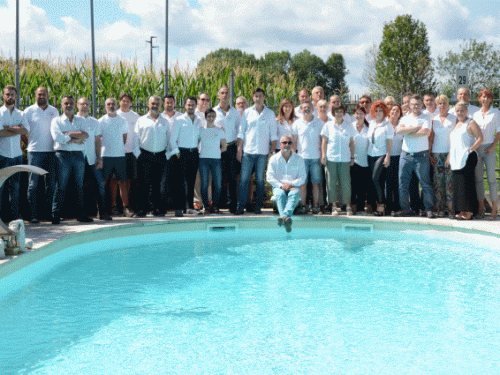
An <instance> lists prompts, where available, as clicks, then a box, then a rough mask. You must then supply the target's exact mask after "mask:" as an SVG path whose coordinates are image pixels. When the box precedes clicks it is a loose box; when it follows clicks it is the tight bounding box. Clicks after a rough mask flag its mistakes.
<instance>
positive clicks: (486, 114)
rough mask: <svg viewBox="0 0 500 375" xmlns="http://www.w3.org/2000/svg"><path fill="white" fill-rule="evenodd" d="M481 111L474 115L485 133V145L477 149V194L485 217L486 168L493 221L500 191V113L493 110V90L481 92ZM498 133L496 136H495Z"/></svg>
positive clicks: (479, 211)
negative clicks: (499, 151) (499, 174)
mask: <svg viewBox="0 0 500 375" xmlns="http://www.w3.org/2000/svg"><path fill="white" fill-rule="evenodd" d="M479 102H480V103H481V106H482V108H481V110H479V111H477V112H475V113H474V115H473V116H472V118H473V120H474V121H475V122H476V123H477V125H478V126H479V128H480V129H481V131H482V132H483V138H484V139H483V143H482V144H481V145H480V146H479V147H478V149H477V166H476V192H477V200H478V204H479V207H478V216H479V217H483V216H484V198H485V194H484V181H483V180H484V167H486V177H487V179H488V185H489V187H490V199H491V216H490V218H491V219H492V220H495V219H496V217H497V204H498V189H497V179H496V172H495V168H496V153H495V150H496V147H497V144H498V140H499V139H500V112H499V111H498V109H496V108H493V107H492V106H491V103H492V102H493V93H492V92H491V90H488V89H483V90H481V91H480V92H479ZM495 133H496V134H495Z"/></svg>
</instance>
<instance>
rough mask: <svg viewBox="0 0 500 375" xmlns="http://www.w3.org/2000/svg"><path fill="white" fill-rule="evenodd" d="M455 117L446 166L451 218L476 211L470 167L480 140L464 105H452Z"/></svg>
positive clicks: (481, 139) (474, 191)
mask: <svg viewBox="0 0 500 375" xmlns="http://www.w3.org/2000/svg"><path fill="white" fill-rule="evenodd" d="M455 111H456V114H457V117H458V120H457V124H456V125H455V128H454V129H453V130H452V132H451V133H450V153H449V154H448V158H447V159H446V166H448V165H449V166H450V167H451V171H452V172H451V173H452V180H453V210H454V211H455V212H457V211H458V214H456V215H455V218H456V219H458V220H470V219H472V215H473V214H474V212H477V195H476V183H475V177H474V170H475V168H476V164H477V152H475V151H476V150H477V148H478V147H479V146H480V145H481V143H483V133H482V132H481V129H480V128H479V126H478V125H477V124H476V122H475V121H474V120H471V119H470V118H469V117H467V113H468V105H467V103H465V102H458V103H457V104H456V105H455Z"/></svg>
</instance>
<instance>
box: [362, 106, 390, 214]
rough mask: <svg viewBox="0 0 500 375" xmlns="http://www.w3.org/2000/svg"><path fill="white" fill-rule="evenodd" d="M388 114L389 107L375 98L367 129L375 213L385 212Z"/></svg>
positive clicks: (388, 133) (388, 151)
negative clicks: (375, 204)
mask: <svg viewBox="0 0 500 375" xmlns="http://www.w3.org/2000/svg"><path fill="white" fill-rule="evenodd" d="M388 114H389V108H387V106H386V105H385V103H384V102H383V101H382V100H377V101H376V102H375V103H373V104H372V106H371V108H370V115H371V117H372V118H374V120H373V121H371V122H370V128H369V130H368V140H369V142H370V146H369V147H368V164H369V165H370V171H371V173H372V180H373V185H374V186H375V191H376V193H377V210H376V211H375V214H376V215H378V216H382V215H384V214H385V208H386V207H385V201H386V200H385V194H384V191H385V176H386V169H387V167H389V165H390V164H391V148H392V138H393V137H394V128H393V126H392V124H391V123H389V122H387V121H386V120H385V118H386V117H387V115H388Z"/></svg>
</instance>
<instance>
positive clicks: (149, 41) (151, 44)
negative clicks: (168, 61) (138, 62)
mask: <svg viewBox="0 0 500 375" xmlns="http://www.w3.org/2000/svg"><path fill="white" fill-rule="evenodd" d="M153 38H154V39H156V37H155V36H152V37H150V38H149V40H146V43H149V44H150V55H151V59H150V63H151V70H153V48H159V47H158V46H153Z"/></svg>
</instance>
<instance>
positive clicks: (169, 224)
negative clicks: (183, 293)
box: [0, 210, 500, 279]
mask: <svg viewBox="0 0 500 375" xmlns="http://www.w3.org/2000/svg"><path fill="white" fill-rule="evenodd" d="M293 219H294V224H293V226H294V227H296V228H306V227H315V228H330V229H335V228H342V225H345V224H357V225H360V224H362V225H367V224H368V225H372V226H373V229H374V230H431V229H432V230H437V231H443V232H447V231H450V230H453V231H459V232H464V233H475V234H482V235H488V236H493V237H497V238H500V225H498V222H495V221H487V220H473V221H457V220H450V219H426V218H419V217H409V218H394V217H390V216H385V217H377V218H375V217H373V216H368V215H357V216H350V217H348V216H345V215H340V216H338V217H335V218H334V217H332V216H329V215H304V216H294V218H293ZM276 221H277V215H275V214H273V212H272V210H266V211H265V212H264V214H262V215H244V216H234V215H229V214H227V215H220V216H198V215H196V216H191V217H183V218H176V217H174V216H173V215H172V216H170V215H168V216H167V217H165V218H146V219H131V218H115V219H114V220H113V221H112V222H102V221H100V222H94V223H93V224H90V225H84V224H81V223H78V222H76V221H68V222H63V224H62V225H60V226H53V225H51V224H49V223H43V224H40V225H35V226H33V225H27V226H26V237H27V238H31V239H33V241H34V243H35V246H34V248H33V249H32V250H27V251H26V252H23V253H21V254H19V255H16V256H9V257H7V258H6V259H2V260H0V279H2V278H4V277H6V276H8V275H10V274H12V273H14V272H16V271H18V270H20V269H22V268H24V267H26V266H28V265H30V264H32V263H34V262H36V261H38V260H40V259H43V258H45V257H47V256H49V255H51V254H54V253H56V252H58V251H60V250H62V249H65V248H67V247H70V246H75V245H80V244H84V243H90V242H94V241H99V240H106V239H110V238H120V237H128V236H135V235H139V234H155V233H165V232H179V231H193V230H208V227H209V226H212V227H213V226H215V227H217V228H218V229H221V227H227V226H233V227H234V226H236V227H237V228H239V229H256V228H258V229H274V228H276V227H277V226H276ZM312 223H314V225H312ZM256 224H258V225H257V226H256ZM424 227H425V228H424ZM222 229H224V228H222ZM292 234H293V231H292Z"/></svg>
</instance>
